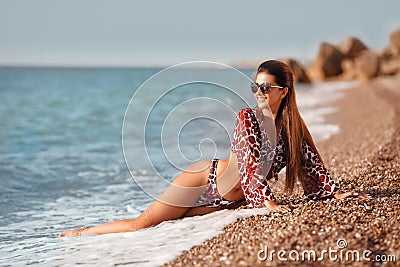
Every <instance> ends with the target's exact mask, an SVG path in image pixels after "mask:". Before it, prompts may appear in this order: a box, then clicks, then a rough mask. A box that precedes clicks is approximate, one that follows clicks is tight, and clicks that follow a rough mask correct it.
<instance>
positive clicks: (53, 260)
mask: <svg viewBox="0 0 400 267" xmlns="http://www.w3.org/2000/svg"><path fill="white" fill-rule="evenodd" d="M268 212H269V211H268V210H267V209H266V208H263V209H240V210H221V211H217V212H213V213H210V214H206V215H203V216H195V217H188V218H183V219H180V220H175V221H167V222H163V223H161V224H159V225H157V226H155V227H152V228H148V229H143V230H139V231H136V232H131V233H121V234H108V235H100V236H82V237H75V238H59V239H56V238H49V237H40V238H39V239H37V240H36V242H35V244H32V246H29V244H25V245H22V244H21V245H20V247H19V249H17V250H14V249H12V248H11V247H9V248H8V247H5V248H4V249H5V250H8V251H7V253H8V256H14V257H18V258H20V261H19V262H21V263H23V262H24V263H33V262H34V261H33V258H34V259H35V262H36V263H40V264H41V266H73V265H78V264H79V265H83V266H116V265H126V264H129V266H159V265H162V264H163V263H165V262H168V261H171V260H173V259H174V258H175V257H177V256H179V255H180V253H181V252H182V251H183V250H188V249H190V248H191V247H192V246H194V245H198V244H201V243H202V242H204V241H205V240H207V239H209V238H211V237H213V236H216V235H218V234H220V233H222V232H223V227H224V226H225V225H227V224H229V223H232V222H234V221H236V220H237V219H238V218H244V217H249V216H251V215H257V214H260V215H265V214H268ZM38 244H40V245H39V246H38ZM12 247H13V248H15V245H13V246H12ZM21 249H23V250H24V251H25V255H21V254H20V250H21ZM33 255H35V257H33ZM26 256H27V257H26ZM21 265H24V264H21Z"/></svg>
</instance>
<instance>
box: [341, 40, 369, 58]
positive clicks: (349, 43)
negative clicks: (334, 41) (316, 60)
mask: <svg viewBox="0 0 400 267" xmlns="http://www.w3.org/2000/svg"><path fill="white" fill-rule="evenodd" d="M367 49H368V48H367V47H366V46H365V44H364V43H363V42H361V40H360V39H358V38H356V37H352V36H350V37H347V38H346V39H344V40H343V42H342V43H341V44H340V45H339V50H340V52H342V54H343V55H345V56H346V57H348V58H355V57H357V56H359V55H360V53H361V52H362V51H365V50H367Z"/></svg>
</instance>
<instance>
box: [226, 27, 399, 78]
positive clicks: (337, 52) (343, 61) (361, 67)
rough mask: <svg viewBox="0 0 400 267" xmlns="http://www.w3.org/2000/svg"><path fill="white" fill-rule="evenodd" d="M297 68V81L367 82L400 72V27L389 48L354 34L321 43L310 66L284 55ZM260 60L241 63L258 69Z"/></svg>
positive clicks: (287, 62) (293, 69)
mask: <svg viewBox="0 0 400 267" xmlns="http://www.w3.org/2000/svg"><path fill="white" fill-rule="evenodd" d="M280 60H282V61H284V62H285V63H286V64H287V65H288V66H289V67H290V68H291V69H292V71H293V74H294V78H295V82H302V83H312V82H316V81H331V80H335V81H337V80H345V81H353V80H359V81H365V80H370V79H373V78H376V77H382V76H391V75H400V28H399V29H397V30H395V31H393V32H392V33H391V34H390V36H389V44H388V45H387V47H385V48H383V49H381V50H379V51H374V50H372V49H370V48H368V46H367V45H365V44H364V43H363V42H362V41H361V40H360V39H358V38H357V37H354V36H349V37H347V38H345V39H344V40H343V41H342V42H341V43H340V44H337V45H335V44H330V43H327V42H321V43H320V45H319V50H318V52H317V54H316V56H315V58H314V59H313V60H311V62H310V63H309V64H307V65H303V64H301V63H300V62H299V61H298V60H296V59H295V58H283V59H280ZM259 63H260V62H237V63H233V64H232V65H233V66H236V67H238V68H253V69H256V68H257V66H258V64H259Z"/></svg>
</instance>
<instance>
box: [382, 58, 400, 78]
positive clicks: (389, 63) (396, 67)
mask: <svg viewBox="0 0 400 267" xmlns="http://www.w3.org/2000/svg"><path fill="white" fill-rule="evenodd" d="M379 74H381V75H393V74H400V57H397V58H391V59H386V60H381V62H380V68H379Z"/></svg>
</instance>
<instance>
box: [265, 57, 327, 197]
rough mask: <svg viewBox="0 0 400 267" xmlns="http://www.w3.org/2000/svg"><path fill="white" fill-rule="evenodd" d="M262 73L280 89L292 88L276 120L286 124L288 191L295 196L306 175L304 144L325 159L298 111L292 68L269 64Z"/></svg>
mask: <svg viewBox="0 0 400 267" xmlns="http://www.w3.org/2000/svg"><path fill="white" fill-rule="evenodd" d="M261 72H264V73H267V74H270V75H272V76H274V77H275V82H276V83H277V84H278V85H279V86H282V87H287V88H288V92H287V94H286V96H285V97H284V98H283V99H282V102H281V104H280V106H279V109H278V114H277V116H276V119H275V120H276V123H280V122H281V123H282V127H283V129H282V130H283V133H284V134H285V136H286V138H284V140H286V142H285V148H286V152H287V162H286V182H285V188H286V189H287V190H289V192H290V193H292V192H293V188H294V183H295V181H296V179H297V180H299V181H300V182H301V183H302V184H304V175H305V173H304V170H303V166H304V164H305V162H306V159H305V157H304V155H303V150H302V145H303V142H304V141H306V142H307V143H308V144H309V145H310V146H311V147H312V148H313V149H314V150H315V151H316V153H317V154H318V156H319V158H320V159H321V161H322V158H321V156H320V154H319V152H318V150H317V148H316V146H315V144H314V141H313V139H312V137H311V134H310V132H309V131H308V129H307V126H306V124H305V123H304V120H303V118H302V117H301V116H300V113H299V109H298V108H297V104H296V93H295V90H294V86H293V73H292V71H291V70H290V68H289V67H288V66H287V65H286V64H285V63H283V62H280V61H276V60H268V61H265V62H263V63H261V65H260V66H259V67H258V70H257V75H258V74H259V73H261ZM310 164H311V162H310Z"/></svg>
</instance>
